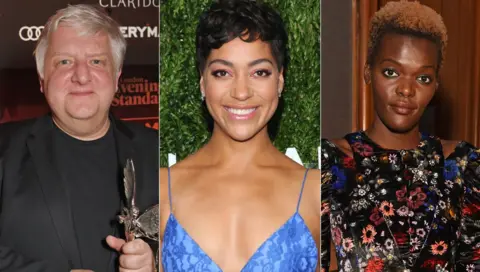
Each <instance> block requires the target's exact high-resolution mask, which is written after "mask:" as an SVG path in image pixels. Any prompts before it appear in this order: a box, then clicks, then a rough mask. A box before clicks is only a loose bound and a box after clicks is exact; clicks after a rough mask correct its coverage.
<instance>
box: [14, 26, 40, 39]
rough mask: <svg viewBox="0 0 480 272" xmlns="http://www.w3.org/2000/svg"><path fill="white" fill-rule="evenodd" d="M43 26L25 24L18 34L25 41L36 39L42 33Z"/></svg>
mask: <svg viewBox="0 0 480 272" xmlns="http://www.w3.org/2000/svg"><path fill="white" fill-rule="evenodd" d="M42 30H43V26H23V27H21V28H20V30H19V31H18V36H19V37H20V39H22V40H24V41H36V40H38V39H39V38H40V35H41V34H42Z"/></svg>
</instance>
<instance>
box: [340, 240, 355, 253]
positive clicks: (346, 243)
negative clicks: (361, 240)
mask: <svg viewBox="0 0 480 272" xmlns="http://www.w3.org/2000/svg"><path fill="white" fill-rule="evenodd" d="M342 245H343V250H345V252H351V251H352V249H353V248H354V247H355V245H354V244H353V240H352V238H345V239H343V244H342Z"/></svg>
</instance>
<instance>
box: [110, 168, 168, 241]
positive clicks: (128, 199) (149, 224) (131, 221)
mask: <svg viewBox="0 0 480 272" xmlns="http://www.w3.org/2000/svg"><path fill="white" fill-rule="evenodd" d="M123 175H124V178H123V185H124V189H125V206H124V207H123V208H122V211H121V213H120V215H119V221H120V223H121V224H123V225H124V226H125V238H126V239H127V242H130V241H132V240H134V239H135V238H141V237H143V238H147V239H151V240H153V241H158V240H159V237H158V226H159V222H158V221H159V205H158V204H157V205H155V206H153V207H150V208H148V209H146V210H145V211H144V212H143V213H140V210H139V209H138V207H137V206H135V185H136V182H135V167H134V165H133V160H132V159H127V164H126V165H125V168H123Z"/></svg>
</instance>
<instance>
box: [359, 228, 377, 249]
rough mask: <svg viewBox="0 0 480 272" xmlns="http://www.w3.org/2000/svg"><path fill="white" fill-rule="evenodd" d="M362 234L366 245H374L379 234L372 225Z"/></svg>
mask: <svg viewBox="0 0 480 272" xmlns="http://www.w3.org/2000/svg"><path fill="white" fill-rule="evenodd" d="M362 232H363V235H362V239H363V240H362V243H364V244H369V243H372V242H373V241H374V240H375V235H377V232H376V231H375V227H374V226H372V225H368V226H366V227H365V228H364V229H363V231H362Z"/></svg>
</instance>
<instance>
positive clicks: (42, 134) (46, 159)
mask: <svg viewBox="0 0 480 272" xmlns="http://www.w3.org/2000/svg"><path fill="white" fill-rule="evenodd" d="M53 128H54V124H53V121H52V119H51V117H50V116H49V115H48V116H44V117H41V118H39V119H38V120H37V121H36V122H35V124H34V125H33V127H32V131H31V134H30V136H29V138H28V140H27V145H28V149H29V151H30V154H31V156H32V159H33V163H34V165H35V170H36V172H37V174H38V180H39V183H40V186H41V188H42V191H43V195H44V197H45V202H46V203H47V206H48V209H49V211H50V215H51V217H52V222H53V225H54V227H55V231H56V232H57V234H58V238H59V242H60V245H61V246H62V249H63V251H64V253H65V255H66V257H67V261H68V262H69V266H70V267H72V266H73V264H77V265H79V264H80V253H79V250H78V245H77V240H76V235H75V231H74V226H73V218H72V212H71V205H70V199H69V198H68V194H67V191H66V190H65V186H64V183H63V181H62V179H61V177H60V175H59V173H58V171H57V168H56V167H55V166H54V150H53V135H52V134H53Z"/></svg>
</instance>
